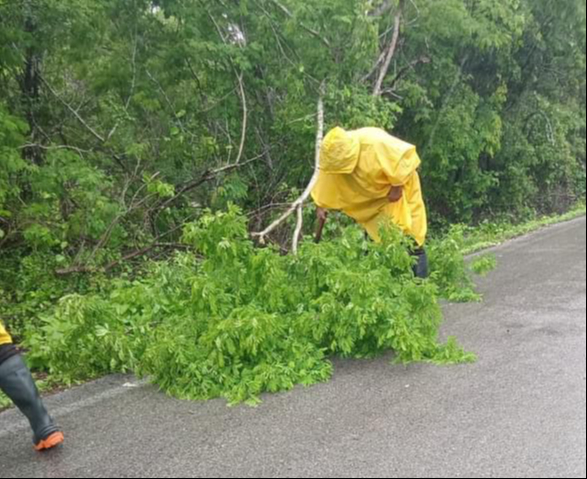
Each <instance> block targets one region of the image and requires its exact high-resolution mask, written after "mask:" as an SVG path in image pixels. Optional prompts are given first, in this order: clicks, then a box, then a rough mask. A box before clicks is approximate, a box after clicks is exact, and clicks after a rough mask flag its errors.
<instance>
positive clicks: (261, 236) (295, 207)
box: [252, 84, 326, 254]
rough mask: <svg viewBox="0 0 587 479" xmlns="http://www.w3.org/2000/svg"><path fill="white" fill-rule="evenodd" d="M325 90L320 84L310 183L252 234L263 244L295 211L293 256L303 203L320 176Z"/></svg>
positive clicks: (299, 231) (299, 229)
mask: <svg viewBox="0 0 587 479" xmlns="http://www.w3.org/2000/svg"><path fill="white" fill-rule="evenodd" d="M325 90H326V88H325V85H324V84H322V87H321V88H320V97H319V99H318V128H317V132H316V152H315V163H314V174H313V176H312V179H311V180H310V183H309V184H308V186H307V187H306V189H305V191H304V192H303V193H302V195H301V196H300V197H299V198H298V199H297V200H296V201H294V202H293V203H292V204H291V205H290V207H289V208H288V209H287V211H286V212H285V213H283V214H282V215H281V216H280V217H279V218H278V219H276V220H275V221H274V222H273V223H271V224H270V225H269V226H268V227H267V228H265V229H264V230H263V231H261V232H259V233H253V234H252V237H253V238H255V239H257V240H258V241H259V243H261V244H265V243H266V237H267V235H269V234H270V233H271V232H272V231H273V230H275V228H277V227H278V226H279V225H281V224H282V223H283V222H284V221H285V220H286V219H288V218H289V217H290V216H291V215H292V214H293V213H294V212H295V211H297V214H298V220H297V225H296V230H295V233H294V237H293V252H294V254H296V253H297V250H298V244H299V240H300V236H301V232H302V228H303V220H304V217H303V208H304V203H305V202H306V201H307V200H308V198H309V197H310V194H311V193H312V190H313V189H314V187H315V186H316V183H317V182H318V177H319V175H320V150H321V148H322V139H323V137H324V94H325Z"/></svg>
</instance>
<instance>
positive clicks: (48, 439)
mask: <svg viewBox="0 0 587 479" xmlns="http://www.w3.org/2000/svg"><path fill="white" fill-rule="evenodd" d="M0 389H1V390H2V392H3V393H4V394H6V396H8V397H9V398H10V400H12V402H13V403H14V405H15V406H16V407H17V408H18V409H20V411H21V412H22V413H23V414H24V415H25V416H26V418H27V419H28V420H29V423H30V424H31V428H32V430H33V443H34V445H35V448H36V449H37V450H39V451H40V450H43V449H50V448H52V447H54V446H56V445H58V444H61V443H62V442H63V435H62V434H61V433H60V431H59V429H58V428H57V427H56V426H55V423H54V422H53V419H51V417H50V416H49V413H48V412H47V410H46V409H45V406H44V405H43V401H42V400H41V396H40V395H39V391H38V389H37V386H36V385H35V381H34V380H33V377H32V376H31V373H30V371H29V368H28V367H27V365H26V364H25V363H24V361H23V359H22V357H21V356H20V355H17V356H12V357H10V358H8V359H7V360H6V361H4V362H3V363H2V364H0Z"/></svg>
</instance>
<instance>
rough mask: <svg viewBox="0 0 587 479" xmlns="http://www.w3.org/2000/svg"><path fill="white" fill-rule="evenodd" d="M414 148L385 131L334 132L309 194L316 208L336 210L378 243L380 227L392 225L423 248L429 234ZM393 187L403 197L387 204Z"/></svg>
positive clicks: (369, 129)
mask: <svg viewBox="0 0 587 479" xmlns="http://www.w3.org/2000/svg"><path fill="white" fill-rule="evenodd" d="M420 164H421V160H420V158H419V156H418V153H417V152H416V147H415V146H414V145H410V144H409V143H405V142H403V141H401V140H399V139H397V138H395V137H393V136H391V135H389V134H388V133H387V132H385V131H384V130H381V129H378V128H363V129H361V130H356V131H345V130H343V129H342V128H335V129H334V130H332V131H330V132H329V133H328V135H326V137H325V138H324V142H323V144H322V150H321V158H320V176H319V178H318V182H317V184H316V186H315V188H314V190H313V192H312V197H313V198H314V202H315V203H316V205H317V206H319V207H320V208H325V209H330V210H340V211H342V212H344V213H345V214H347V215H348V216H350V217H351V218H353V219H354V220H355V221H357V222H358V223H360V224H361V225H362V226H363V227H364V228H365V230H366V231H367V233H369V236H371V238H373V240H375V241H380V236H379V230H380V227H381V225H382V223H385V222H389V221H392V222H393V223H394V224H396V225H397V226H399V227H400V228H401V229H402V230H403V231H404V233H405V234H407V235H409V236H412V237H413V238H414V239H415V240H416V242H417V243H418V244H419V245H420V246H423V245H424V243H425V241H426V235H427V233H428V220H427V215H426V206H425V204H424V199H423V197H422V189H421V185H420V176H419V174H418V171H417V170H418V167H419V166H420ZM392 186H401V187H403V197H402V199H401V200H400V201H398V202H396V203H391V202H390V201H389V199H388V195H389V193H390V190H391V188H392Z"/></svg>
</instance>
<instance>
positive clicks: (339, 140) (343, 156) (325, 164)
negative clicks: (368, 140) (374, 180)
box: [320, 127, 361, 175]
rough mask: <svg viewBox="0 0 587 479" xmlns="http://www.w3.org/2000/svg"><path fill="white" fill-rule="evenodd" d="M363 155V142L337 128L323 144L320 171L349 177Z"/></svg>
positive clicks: (328, 135) (327, 136)
mask: <svg viewBox="0 0 587 479" xmlns="http://www.w3.org/2000/svg"><path fill="white" fill-rule="evenodd" d="M360 153H361V142H360V141H359V138H358V137H357V136H356V135H353V133H350V132H347V131H345V130H343V129H342V128H339V127H336V128H334V129H333V130H331V131H330V132H329V133H328V134H327V135H326V137H325V138H324V141H323V142H322V150H321V151H320V169H321V170H322V171H323V172H324V173H329V174H333V175H348V174H351V173H352V172H353V171H355V168H356V167H357V163H358V162H359V155H360Z"/></svg>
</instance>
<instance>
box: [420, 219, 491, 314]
mask: <svg viewBox="0 0 587 479" xmlns="http://www.w3.org/2000/svg"><path fill="white" fill-rule="evenodd" d="M465 231H466V228H465V227H463V226H454V227H452V228H451V230H450V231H449V232H448V233H447V234H446V236H445V237H443V238H442V239H440V240H435V241H431V243H430V245H429V248H428V255H429V260H430V271H431V274H432V277H433V278H434V281H435V283H436V284H437V285H438V287H439V289H440V293H441V296H442V297H443V298H445V299H447V300H449V301H453V302H463V303H465V302H471V301H481V299H482V298H481V296H480V295H479V294H478V293H476V292H475V287H474V284H473V281H472V279H471V278H470V276H469V274H468V272H467V266H466V263H465V257H464V253H463V251H464V245H465Z"/></svg>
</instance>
